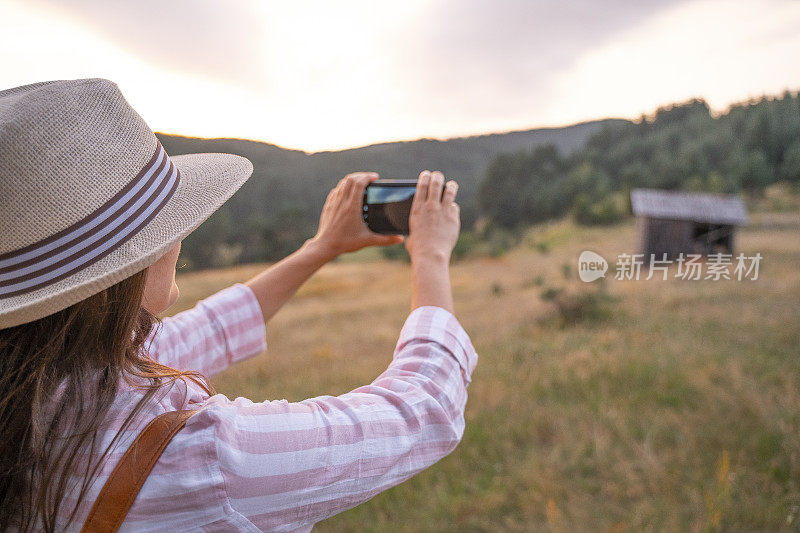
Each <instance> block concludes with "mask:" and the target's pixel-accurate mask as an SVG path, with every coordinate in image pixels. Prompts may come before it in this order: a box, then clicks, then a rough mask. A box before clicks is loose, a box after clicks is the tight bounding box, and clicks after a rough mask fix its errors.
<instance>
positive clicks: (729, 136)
mask: <svg viewBox="0 0 800 533" xmlns="http://www.w3.org/2000/svg"><path fill="white" fill-rule="evenodd" d="M778 181H785V182H789V183H791V184H793V185H794V186H797V185H798V184H800V97H798V93H790V92H785V93H784V94H783V95H781V96H780V97H777V98H762V99H760V100H757V101H751V102H747V103H741V104H737V105H734V106H732V107H730V108H729V109H728V111H727V112H725V113H724V114H721V115H720V116H714V114H712V112H711V110H710V109H709V106H708V104H707V103H706V102H705V101H703V100H698V99H695V100H691V101H688V102H685V103H681V104H676V105H672V106H668V107H663V108H660V109H658V110H657V111H656V112H655V113H654V114H653V115H652V116H650V117H646V116H643V117H641V118H640V119H639V120H638V121H636V122H623V123H616V124H614V125H607V126H604V127H603V128H602V129H601V130H600V131H599V132H597V133H596V134H594V135H593V136H591V137H590V138H589V139H588V141H587V143H586V146H585V147H584V148H583V149H582V150H578V151H575V152H573V153H572V154H562V153H561V152H560V151H559V150H558V147H556V146H555V145H546V146H540V147H537V148H536V149H534V150H533V151H530V152H523V151H518V152H515V153H507V154H502V155H500V156H498V157H497V158H496V159H495V160H494V161H493V162H492V164H491V166H490V168H489V170H488V171H487V173H486V176H485V178H484V180H483V182H482V184H481V188H480V191H479V198H480V212H481V214H483V215H485V216H486V217H487V219H488V220H489V221H490V222H491V224H492V225H494V226H495V227H501V228H506V229H511V230H513V229H515V228H518V227H521V226H525V225H529V224H533V223H537V222H541V221H544V220H548V219H553V218H560V217H563V216H565V215H567V214H568V213H572V214H573V216H574V217H575V219H576V221H577V222H579V223H584V224H606V223H613V222H615V221H616V220H618V219H620V218H621V217H624V216H626V215H627V214H628V213H629V203H628V201H629V191H630V190H631V189H633V188H636V187H652V188H659V189H682V190H690V191H706V192H717V193H740V192H741V193H745V194H750V195H759V194H761V193H762V192H763V190H764V188H765V187H766V186H768V185H770V184H772V183H775V182H778Z"/></svg>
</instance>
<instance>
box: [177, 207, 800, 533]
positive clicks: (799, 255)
mask: <svg viewBox="0 0 800 533" xmlns="http://www.w3.org/2000/svg"><path fill="white" fill-rule="evenodd" d="M635 243H636V230H635V227H634V224H633V223H632V222H628V223H625V224H622V225H619V226H615V227H611V228H602V229H585V228H577V227H574V226H572V225H571V224H570V223H567V222H564V223H558V224H554V225H550V226H542V227H537V228H533V229H531V231H530V232H529V233H528V234H527V235H526V238H525V241H524V242H523V244H522V245H520V246H519V247H517V248H515V249H513V250H511V251H510V252H509V253H508V254H507V255H505V256H502V257H500V258H474V259H465V260H463V261H460V262H457V263H454V264H453V265H452V267H451V276H452V282H453V290H454V295H455V303H456V316H457V317H458V318H459V320H460V321H461V323H462V324H463V326H464V327H465V329H466V330H467V332H468V333H469V334H470V337H471V339H472V341H473V343H474V345H475V347H476V349H477V351H478V353H479V356H480V360H479V363H478V367H477V369H476V371H475V373H474V375H473V382H472V384H471V386H470V389H469V401H468V404H467V413H466V419H467V428H466V433H465V436H464V439H463V441H462V442H461V444H460V445H459V447H458V448H457V449H456V450H455V451H454V452H453V453H452V454H451V455H450V456H448V457H446V458H445V459H443V460H442V461H440V462H439V463H437V464H436V465H434V466H433V467H432V468H430V469H429V470H428V471H426V472H423V473H422V474H420V475H418V476H417V477H415V478H413V479H411V480H409V481H408V482H406V483H404V484H402V485H400V486H398V487H395V488H394V489H392V490H390V491H387V492H386V493H383V494H381V495H379V496H377V497H376V498H374V499H373V500H371V501H370V502H368V503H365V504H363V505H361V506H359V507H357V508H355V509H353V510H350V511H348V512H346V513H343V514H341V515H339V516H336V517H333V518H331V519H329V520H327V521H325V522H322V523H320V524H319V525H318V526H317V528H315V531H453V530H457V531H497V530H504V531H577V530H581V531H615V532H621V531H717V530H720V531H721V530H725V531H729V530H742V531H753V530H770V531H781V530H786V531H797V530H800V349H799V348H798V347H799V346H800V269H798V265H800V217H798V215H797V212H796V211H794V212H788V213H786V212H784V213H775V214H763V215H757V216H754V217H753V223H752V224H751V225H750V226H749V227H748V228H745V229H743V230H742V231H740V232H739V234H738V235H737V246H738V251H742V252H745V253H746V254H747V255H750V254H754V253H755V252H759V253H761V255H762V256H763V257H764V258H763V260H762V262H761V268H760V273H759V278H758V280H756V281H735V280H730V281H726V280H721V281H685V280H679V279H674V278H673V279H670V280H668V281H662V280H660V279H652V280H649V281H644V280H639V281H617V280H614V279H613V265H612V272H610V276H609V278H611V279H608V280H607V282H606V283H604V284H603V288H602V289H601V288H600V285H599V284H598V283H599V282H595V284H584V283H582V282H580V281H579V280H578V279H577V277H576V264H577V258H578V255H579V253H580V252H581V251H582V250H585V249H590V250H593V251H595V252H598V253H600V254H601V255H603V256H604V257H605V258H606V259H609V261H612V262H613V260H614V259H616V257H617V255H618V254H620V253H634V252H635V251H636V250H635ZM351 255H352V256H351V257H344V258H340V260H337V261H335V262H333V263H331V264H328V265H326V266H325V267H324V268H323V269H321V270H320V271H319V272H318V273H317V274H316V275H315V276H314V277H313V278H312V279H311V280H309V282H308V283H307V284H306V285H304V286H303V287H302V288H301V290H300V291H299V292H298V294H297V295H296V296H295V298H293V299H292V300H291V301H290V302H289V303H288V304H287V305H286V306H285V307H284V308H283V309H282V310H281V311H280V312H279V313H278V314H277V315H276V316H275V317H274V318H273V319H272V320H271V321H270V322H269V323H268V324H267V343H268V350H267V353H265V354H263V355H261V356H259V357H256V358H254V359H252V360H249V361H246V362H243V363H241V364H239V365H238V366H236V367H234V368H231V369H229V370H228V371H226V372H225V373H223V374H221V375H219V376H217V377H215V378H214V379H213V383H214V384H215V386H216V387H217V388H218V390H219V391H220V392H222V393H225V394H227V395H228V396H230V397H236V396H246V397H249V398H250V399H252V400H254V401H258V400H266V399H281V398H287V399H289V400H301V399H303V398H307V397H311V396H317V395H321V394H332V395H336V394H341V393H344V392H347V391H349V390H351V389H353V388H355V387H357V386H359V385H362V384H365V383H368V382H370V381H371V380H372V379H374V378H375V377H376V376H378V375H379V374H380V373H381V372H382V371H383V370H384V369H385V367H386V366H387V365H388V363H389V361H390V359H391V355H392V350H393V348H394V344H395V342H396V340H397V335H398V333H399V331H400V328H401V326H402V324H403V321H404V320H405V318H406V316H407V314H408V312H409V310H410V309H409V305H410V268H409V266H408V265H407V264H405V263H401V262H385V261H381V260H379V259H377V256H376V255H375V254H374V253H371V251H369V250H365V251H364V253H357V254H351ZM266 266H267V265H250V266H245V267H240V268H234V269H227V270H219V271H206V272H196V273H189V274H184V275H179V277H178V283H179V285H180V287H181V291H182V296H181V300H180V301H179V303H178V304H177V305H176V307H175V308H174V309H173V310H171V312H177V311H179V310H181V309H185V308H187V307H190V306H191V305H193V303H194V302H195V301H196V300H197V299H198V298H202V297H204V296H207V295H209V294H211V293H212V292H214V291H216V290H218V289H221V288H223V287H225V286H228V285H229V284H231V283H235V282H237V281H244V280H246V279H248V278H249V277H250V276H252V275H254V274H255V273H257V272H258V271H260V270H261V269H262V268H265V267H266ZM559 291H560V292H559Z"/></svg>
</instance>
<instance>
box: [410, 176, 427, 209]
mask: <svg viewBox="0 0 800 533" xmlns="http://www.w3.org/2000/svg"><path fill="white" fill-rule="evenodd" d="M430 180H431V173H430V171H429V170H423V171H422V172H420V173H419V179H418V180H417V191H416V192H415V193H414V201H413V202H412V205H413V204H414V203H417V202H419V203H422V202H424V201H425V200H427V199H428V184H429V183H430Z"/></svg>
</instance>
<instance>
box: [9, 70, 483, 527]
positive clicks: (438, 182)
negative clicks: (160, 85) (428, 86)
mask: <svg viewBox="0 0 800 533" xmlns="http://www.w3.org/2000/svg"><path fill="white" fill-rule="evenodd" d="M251 172H252V166H251V165H250V163H249V161H247V160H246V159H244V158H241V157H238V156H233V155H228V154H196V155H183V156H175V157H170V156H168V155H167V154H166V153H165V152H164V151H163V149H162V148H161V146H160V144H159V143H158V141H157V139H156V137H155V135H154V134H153V132H152V131H151V130H150V129H149V128H148V127H147V125H146V124H145V123H144V121H143V120H142V119H141V117H139V115H137V114H136V112H135V111H133V109H132V108H130V106H129V105H128V104H127V102H126V101H125V99H124V98H123V97H122V95H121V94H120V92H119V90H118V88H117V87H116V85H114V84H113V83H111V82H109V81H107V80H99V79H89V80H72V81H58V82H45V83H39V84H34V85H28V86H23V87H18V88H14V89H10V90H7V91H2V92H0V183H2V189H0V227H2V228H3V234H2V237H1V238H0V428H2V436H0V528H2V529H4V530H7V529H10V530H46V531H55V530H63V529H68V530H79V529H80V528H81V525H82V524H83V522H84V521H85V520H86V518H87V516H88V513H89V510H90V509H91V507H92V504H93V502H94V501H95V499H96V498H97V496H98V494H99V493H100V491H101V489H102V487H103V485H104V483H105V481H106V479H107V478H108V476H109V474H110V473H111V472H112V471H113V469H114V467H115V465H116V464H117V462H118V461H119V459H120V457H121V456H122V454H123V453H124V452H125V450H126V449H127V448H128V446H130V444H131V442H133V441H134V439H135V438H136V436H137V435H139V434H140V432H141V431H142V429H143V428H144V427H145V426H146V425H147V423H148V422H149V421H150V420H152V419H153V418H154V417H156V416H157V415H160V414H162V413H165V412H170V411H177V410H182V409H198V410H197V412H196V413H195V414H194V415H193V416H191V418H189V420H188V422H187V423H186V425H185V427H183V429H181V430H180V431H179V432H178V433H177V434H176V435H175V436H174V437H173V438H172V440H171V441H169V444H168V445H167V447H166V449H165V450H164V452H163V454H162V455H161V456H160V457H159V458H158V460H157V462H156V463H155V466H154V468H153V470H152V471H151V472H150V474H149V476H148V477H147V478H146V481H145V483H144V485H143V486H142V487H141V490H140V491H139V492H138V495H136V498H135V500H133V504H132V506H131V508H130V511H129V512H128V513H127V515H126V516H125V519H124V522H122V525H121V529H122V530H130V531H133V530H136V531H142V530H153V531H156V530H157V531H162V530H164V529H165V528H167V527H169V528H171V529H173V530H175V531H189V530H204V531H308V530H310V529H311V527H312V526H313V524H314V523H315V522H317V521H319V520H322V519H324V518H326V517H329V516H331V515H333V514H336V513H338V512H341V511H343V510H345V509H348V508H351V507H353V506H355V505H358V504H359V503H361V502H364V501H366V500H368V499H369V498H371V497H372V496H374V495H375V494H377V493H378V492H380V491H382V490H385V489H387V488H389V487H391V486H393V485H396V484H398V483H400V482H402V481H403V480H405V479H407V478H409V477H411V476H412V475H414V474H415V473H417V472H419V471H421V470H423V469H424V468H426V467H427V466H429V465H431V464H433V463H434V462H436V461H437V460H438V459H440V458H441V457H443V456H445V455H447V454H448V453H449V452H450V451H452V450H453V449H454V448H455V446H456V445H457V444H458V442H459V440H460V439H461V436H462V435H463V431H464V417H463V412H464V406H465V403H466V398H467V395H466V388H467V385H468V383H469V381H470V375H471V372H472V370H473V368H474V367H475V363H476V361H477V354H476V353H475V350H474V348H473V346H472V344H471V342H470V339H469V337H468V336H467V334H466V332H465V331H464V330H463V328H462V327H461V325H460V324H459V322H458V321H457V319H456V318H455V316H453V301H452V295H451V289H450V282H449V274H448V262H449V258H450V253H451V251H452V249H453V246H454V244H455V241H456V238H457V236H458V232H459V208H458V205H457V204H456V203H455V201H454V200H455V196H456V190H457V185H456V184H455V182H453V181H449V182H447V184H446V185H445V184H444V183H443V182H444V178H443V176H442V174H441V173H440V172H433V173H431V172H428V171H425V172H422V173H421V174H420V177H419V181H418V186H417V191H416V196H415V198H414V202H413V206H412V213H411V218H410V227H411V232H410V236H409V237H408V238H407V239H405V246H406V248H407V249H408V252H409V254H410V256H411V264H412V284H413V292H412V304H411V309H412V310H411V313H410V314H409V316H408V318H407V319H406V321H405V324H404V325H403V328H402V330H401V332H400V336H399V339H398V342H397V345H396V347H395V350H394V356H393V360H392V362H391V364H390V365H389V367H388V368H387V370H386V371H385V372H384V373H383V374H381V375H380V376H379V377H378V378H377V379H376V380H375V381H374V382H373V383H371V384H369V385H366V386H364V387H360V388H358V389H356V390H354V391H352V392H350V393H347V394H343V395H341V396H338V397H331V396H321V397H318V398H311V399H308V400H305V401H302V402H297V403H289V402H287V401H285V400H281V401H251V400H248V399H245V398H236V399H235V400H229V399H228V398H227V397H225V396H223V395H221V394H216V393H215V392H214V390H213V388H212V387H211V386H210V385H209V384H208V383H207V382H206V380H205V376H211V375H213V374H216V373H218V372H220V371H222V370H223V369H225V368H226V367H227V366H228V365H230V364H232V363H235V362H237V361H241V360H242V359H245V358H248V357H252V356H255V355H257V354H260V353H261V352H263V351H264V350H265V349H266V340H265V322H266V321H269V319H270V318H271V317H272V316H273V315H274V314H275V313H276V312H277V311H278V309H280V307H281V306H282V305H283V304H284V303H285V302H286V301H287V300H288V299H289V298H290V297H291V296H292V294H294V293H295V291H296V290H297V289H298V288H299V287H300V285H302V284H303V282H304V281H305V280H306V279H308V277H309V276H311V275H312V274H313V273H314V272H315V271H316V270H317V269H319V268H320V267H321V266H322V265H324V264H325V263H327V262H328V261H330V260H332V259H333V258H335V257H337V256H338V255H340V254H343V253H347V252H351V251H354V250H357V249H360V248H363V247H365V246H371V245H387V244H392V243H395V242H401V241H402V240H403V239H402V237H400V236H385V235H377V234H374V233H372V232H371V231H369V230H368V229H367V227H366V226H365V225H364V223H363V222H362V220H361V216H360V202H361V197H362V193H363V190H364V188H365V187H366V185H367V183H368V182H369V181H371V180H374V179H376V178H377V175H376V174H374V173H355V174H350V175H348V176H346V177H345V178H343V179H342V180H341V181H340V182H339V184H338V185H337V186H336V187H335V188H334V189H333V190H332V191H331V192H330V193H329V194H328V197H327V199H326V201H325V205H324V207H323V210H322V214H321V217H320V223H319V230H318V232H317V234H316V235H315V236H314V237H313V238H311V239H309V240H308V241H306V242H305V244H303V246H302V247H301V248H300V249H299V250H298V251H296V252H295V253H293V254H291V255H290V256H289V257H287V258H285V259H284V260H282V261H280V262H279V263H277V264H275V265H273V266H271V267H270V268H269V269H267V270H266V271H265V272H263V273H262V274H260V275H258V276H256V277H255V278H253V279H251V280H249V281H247V282H246V283H237V284H235V285H234V286H232V287H229V288H227V289H224V290H222V291H220V292H218V293H216V294H214V295H212V296H210V297H208V298H206V299H205V300H202V301H200V302H198V304H197V305H196V306H195V307H194V308H193V309H191V310H188V311H184V312H182V313H179V314H177V315H175V316H174V317H171V318H167V319H164V320H163V321H159V320H158V319H157V318H156V315H157V314H158V313H160V312H162V311H164V310H166V309H167V308H169V306H170V305H171V304H172V303H174V302H175V300H176V298H177V296H178V288H177V286H176V285H175V264H176V261H177V258H178V253H179V251H180V241H181V239H183V238H184V237H185V236H186V235H187V234H188V233H190V232H191V231H192V230H193V229H195V228H196V227H197V226H198V225H199V224H200V223H201V222H202V221H203V220H205V219H206V218H207V217H208V216H210V215H211V213H212V212H213V211H214V210H215V209H217V208H218V207H219V206H220V205H221V204H222V203H223V202H224V201H225V200H227V199H228V198H229V197H230V196H231V195H232V194H233V193H234V192H235V191H236V190H237V189H238V188H239V187H240V186H241V184H242V183H243V182H244V181H245V180H246V179H247V178H248V177H249V176H250V174H251ZM442 191H444V193H443V195H442ZM440 197H441V200H440Z"/></svg>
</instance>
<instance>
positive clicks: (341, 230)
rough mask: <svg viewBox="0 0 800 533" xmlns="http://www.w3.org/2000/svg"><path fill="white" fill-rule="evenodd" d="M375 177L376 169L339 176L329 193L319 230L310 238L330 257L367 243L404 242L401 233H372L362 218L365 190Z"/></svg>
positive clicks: (323, 208)
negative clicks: (374, 170)
mask: <svg viewBox="0 0 800 533" xmlns="http://www.w3.org/2000/svg"><path fill="white" fill-rule="evenodd" d="M376 179H378V174H377V173H375V172H354V173H352V174H348V175H347V176H345V177H344V178H342V179H341V180H340V181H339V184H338V185H336V187H334V188H333V189H331V191H330V192H329V193H328V197H327V198H326V199H325V205H324V206H323V207H322V214H321V215H320V218H319V229H318V230H317V234H316V235H315V236H314V237H313V238H312V240H313V241H314V242H316V244H317V245H318V246H319V247H320V248H321V249H323V250H324V251H325V253H326V254H328V255H329V257H330V259H333V258H335V257H337V256H338V255H340V254H343V253H347V252H354V251H356V250H360V249H361V248H364V247H366V246H387V245H390V244H397V243H401V242H403V236H402V235H383V234H380V233H375V232H374V231H372V230H370V229H369V228H368V227H367V224H366V222H364V219H363V218H361V208H362V201H363V198H364V189H365V188H366V186H367V184H368V183H370V182H371V181H374V180H376Z"/></svg>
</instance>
